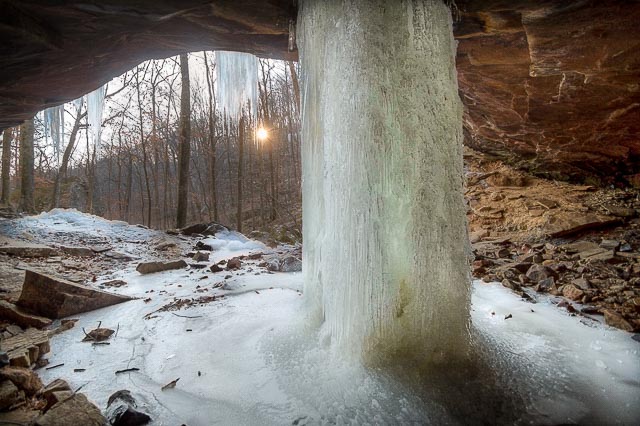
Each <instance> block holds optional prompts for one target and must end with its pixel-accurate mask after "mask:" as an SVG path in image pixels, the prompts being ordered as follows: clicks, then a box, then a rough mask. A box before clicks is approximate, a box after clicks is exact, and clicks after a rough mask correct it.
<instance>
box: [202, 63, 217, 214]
mask: <svg viewBox="0 0 640 426" xmlns="http://www.w3.org/2000/svg"><path fill="white" fill-rule="evenodd" d="M203 55H204V66H205V70H206V72H207V87H208V89H209V147H210V149H211V156H210V163H209V164H210V169H209V174H210V178H211V204H212V207H213V220H214V221H216V222H217V221H218V196H217V193H216V135H215V131H216V128H215V116H216V111H215V109H214V102H213V96H214V93H213V85H212V84H211V76H210V75H209V62H208V60H207V53H206V52H203Z"/></svg>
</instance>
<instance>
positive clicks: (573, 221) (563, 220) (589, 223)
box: [546, 214, 621, 238]
mask: <svg viewBox="0 0 640 426" xmlns="http://www.w3.org/2000/svg"><path fill="white" fill-rule="evenodd" d="M620 223H621V221H620V219H611V218H603V217H600V216H597V215H592V214H589V215H585V216H578V217H558V218H557V217H551V218H550V219H549V224H548V225H547V226H546V234H548V235H549V236H550V237H552V238H558V237H567V236H569V235H574V234H577V233H580V232H584V231H587V230H593V229H599V228H606V227H609V226H614V225H618V224H620Z"/></svg>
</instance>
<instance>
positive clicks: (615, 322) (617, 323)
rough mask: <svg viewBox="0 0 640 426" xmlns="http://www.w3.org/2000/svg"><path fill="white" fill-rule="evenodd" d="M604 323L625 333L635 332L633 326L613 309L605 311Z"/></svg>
mask: <svg viewBox="0 0 640 426" xmlns="http://www.w3.org/2000/svg"><path fill="white" fill-rule="evenodd" d="M604 322H605V323H607V325H610V326H611V327H616V328H619V329H621V330H624V331H633V326H632V325H631V324H629V322H628V321H627V320H625V319H624V318H623V317H622V315H620V314H618V313H617V312H615V311H613V310H611V309H605V310H604Z"/></svg>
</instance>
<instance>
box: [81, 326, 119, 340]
mask: <svg viewBox="0 0 640 426" xmlns="http://www.w3.org/2000/svg"><path fill="white" fill-rule="evenodd" d="M113 333H115V331H114V330H111V329H110V328H96V329H94V330H91V331H90V332H88V333H87V335H86V336H84V339H82V341H83V342H103V341H105V340H107V339H109V337H111V335H112V334H113Z"/></svg>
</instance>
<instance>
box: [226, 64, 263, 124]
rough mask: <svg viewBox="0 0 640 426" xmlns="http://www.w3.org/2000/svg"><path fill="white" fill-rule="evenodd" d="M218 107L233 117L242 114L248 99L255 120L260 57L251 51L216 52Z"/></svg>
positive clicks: (235, 117)
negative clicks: (250, 52)
mask: <svg viewBox="0 0 640 426" xmlns="http://www.w3.org/2000/svg"><path fill="white" fill-rule="evenodd" d="M216 77H217V78H216V89H217V95H218V96H217V101H218V107H219V108H220V110H221V111H225V110H226V112H227V114H228V115H229V116H230V117H232V118H233V119H237V118H238V116H240V114H241V111H242V109H243V108H245V107H246V104H247V101H249V102H250V103H251V114H252V118H253V119H254V120H253V121H255V117H256V112H257V109H256V106H257V102H258V84H257V83H258V59H257V58H256V57H255V56H253V55H251V54H249V53H239V52H222V51H217V52H216Z"/></svg>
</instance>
